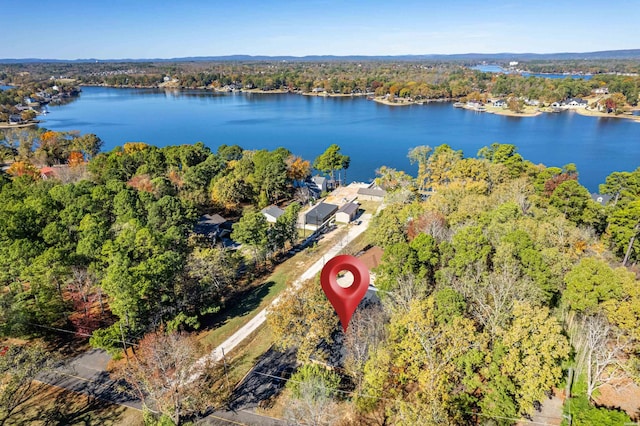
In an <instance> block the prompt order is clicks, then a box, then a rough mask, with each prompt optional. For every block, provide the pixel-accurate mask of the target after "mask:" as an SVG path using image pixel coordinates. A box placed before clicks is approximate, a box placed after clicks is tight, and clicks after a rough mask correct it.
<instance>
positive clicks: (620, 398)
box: [596, 379, 640, 421]
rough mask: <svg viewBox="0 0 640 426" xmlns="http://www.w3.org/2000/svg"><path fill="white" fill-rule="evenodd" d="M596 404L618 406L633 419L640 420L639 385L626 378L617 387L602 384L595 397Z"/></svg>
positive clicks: (610, 406)
mask: <svg viewBox="0 0 640 426" xmlns="http://www.w3.org/2000/svg"><path fill="white" fill-rule="evenodd" d="M596 402H597V403H598V405H602V406H605V407H609V408H620V409H622V410H624V411H626V412H627V414H628V415H629V416H630V417H631V418H632V419H634V420H636V421H638V420H640V386H638V385H637V384H635V383H634V382H633V381H631V380H629V379H626V380H625V381H624V382H622V383H620V385H618V386H617V387H613V386H611V385H608V384H607V385H604V386H602V387H601V388H600V395H599V396H598V398H597V399H596Z"/></svg>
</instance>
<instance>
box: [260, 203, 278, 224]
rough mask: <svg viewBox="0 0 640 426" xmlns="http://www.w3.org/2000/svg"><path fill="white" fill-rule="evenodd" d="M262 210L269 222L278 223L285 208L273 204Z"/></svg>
mask: <svg viewBox="0 0 640 426" xmlns="http://www.w3.org/2000/svg"><path fill="white" fill-rule="evenodd" d="M260 212H262V214H263V215H264V217H265V218H266V219H267V222H269V223H276V222H277V220H278V218H279V217H280V216H282V215H283V214H284V210H282V209H281V208H280V207H278V206H273V205H271V206H269V207H265V208H264V209H262V210H260Z"/></svg>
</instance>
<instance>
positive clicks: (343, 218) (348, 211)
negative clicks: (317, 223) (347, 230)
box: [336, 203, 360, 223]
mask: <svg viewBox="0 0 640 426" xmlns="http://www.w3.org/2000/svg"><path fill="white" fill-rule="evenodd" d="M358 207H360V205H359V204H358V203H347V204H345V205H343V206H342V207H340V208H339V209H338V211H337V212H336V222H340V223H349V222H351V221H352V220H353V219H355V218H356V216H357V214H358Z"/></svg>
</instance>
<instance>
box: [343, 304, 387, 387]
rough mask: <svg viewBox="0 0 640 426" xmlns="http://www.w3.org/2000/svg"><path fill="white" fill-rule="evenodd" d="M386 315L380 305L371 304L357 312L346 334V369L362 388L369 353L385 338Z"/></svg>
mask: <svg viewBox="0 0 640 426" xmlns="http://www.w3.org/2000/svg"><path fill="white" fill-rule="evenodd" d="M385 323H386V315H385V313H384V311H383V310H382V306H380V304H370V305H368V306H366V307H364V308H363V309H360V308H359V309H358V310H356V312H355V314H354V315H353V317H352V318H351V322H350V323H349V329H348V330H347V333H346V334H345V339H344V346H345V349H346V352H347V353H346V359H345V367H346V369H347V370H348V371H349V372H350V373H351V374H352V375H353V377H354V378H355V381H356V383H357V385H358V387H360V385H361V383H362V377H363V370H364V365H365V363H366V362H367V360H368V359H369V353H370V352H371V351H375V350H376V348H377V347H378V345H379V344H380V342H382V341H383V340H384V338H385Z"/></svg>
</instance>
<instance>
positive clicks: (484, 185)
mask: <svg viewBox="0 0 640 426" xmlns="http://www.w3.org/2000/svg"><path fill="white" fill-rule="evenodd" d="M410 158H411V159H412V160H414V161H415V162H417V163H418V165H419V171H418V176H417V177H415V178H413V177H410V176H408V175H406V174H405V173H403V172H401V171H397V170H393V169H389V168H382V169H381V170H379V171H378V174H379V177H378V183H379V185H381V186H382V187H383V188H385V189H386V190H387V191H388V192H389V194H388V196H387V204H388V205H387V206H386V208H385V209H384V210H382V211H381V212H380V213H379V214H378V215H377V216H376V217H374V219H373V223H372V224H371V226H370V228H369V230H368V240H369V243H370V244H373V245H377V246H379V247H381V248H382V249H383V250H384V254H383V256H382V260H381V264H380V265H379V266H378V267H377V268H376V269H375V270H374V271H373V272H375V275H376V277H375V285H376V287H377V288H378V289H379V291H378V292H377V293H376V294H377V295H378V297H379V301H375V300H370V301H368V302H363V303H361V305H360V307H359V308H358V310H357V311H356V314H355V316H354V318H353V320H352V322H351V325H350V326H349V329H348V331H347V332H346V333H345V334H343V333H342V331H341V330H339V329H338V327H337V322H336V319H335V316H334V315H335V314H334V313H333V309H332V308H331V306H330V305H329V303H328V302H327V301H326V299H325V298H324V297H323V295H322V292H321V291H320V290H319V288H320V286H319V285H318V284H317V283H313V282H309V283H308V284H307V285H306V287H305V288H304V290H303V291H302V292H300V293H299V294H298V295H290V296H288V297H287V298H286V299H285V300H284V301H283V302H282V303H281V304H280V305H279V306H278V307H276V308H274V309H273V311H272V313H271V315H270V317H269V323H270V325H271V328H272V329H273V330H274V333H275V334H276V336H277V338H276V341H278V342H280V344H281V346H283V347H295V348H298V361H299V362H300V363H301V364H302V365H303V366H304V367H303V368H300V369H299V370H298V372H297V373H295V374H294V375H293V376H292V379H291V381H290V382H289V383H288V384H287V387H288V388H289V392H290V393H289V394H288V397H289V398H290V400H289V401H288V402H287V403H285V407H287V409H285V411H286V412H287V413H288V415H289V416H291V417H292V418H294V419H297V421H300V420H301V419H309V418H313V419H321V420H320V421H319V422H318V423H317V424H325V423H326V424H331V423H334V422H338V421H339V418H340V416H339V415H337V414H336V413H342V412H344V413H349V414H345V415H344V417H343V420H342V421H344V418H349V417H351V418H357V419H359V420H358V421H359V422H361V423H356V424H398V425H416V424H423V425H436V424H442V425H444V424H477V423H480V424H512V423H514V422H516V421H517V419H519V418H521V416H524V417H525V418H531V417H529V416H533V415H534V414H535V412H536V408H538V407H539V406H540V403H545V401H548V400H549V396H550V395H551V393H552V392H553V389H554V388H556V389H561V390H558V392H564V390H562V389H564V386H566V384H567V377H568V371H569V369H571V370H572V371H575V375H574V376H573V382H572V383H573V386H572V390H573V397H572V398H571V399H569V400H568V401H567V403H566V404H565V410H566V411H565V412H566V413H568V414H572V415H573V424H576V425H577V424H580V425H587V424H589V425H604V424H609V425H617V424H623V423H624V422H625V421H630V419H629V414H632V415H634V416H637V413H635V412H634V413H629V414H625V413H624V412H622V411H618V410H615V409H611V410H610V409H608V408H606V407H600V406H599V405H598V404H607V403H610V404H612V405H613V406H616V405H617V403H618V402H617V401H604V402H603V401H601V400H599V396H600V390H601V389H604V387H607V386H612V385H613V386H624V385H627V386H629V384H630V383H631V382H632V381H635V383H636V386H637V384H639V383H640V356H639V355H640V353H639V351H640V341H639V340H638V339H639V338H640V335H639V334H638V331H639V330H640V281H639V280H638V277H637V273H638V269H637V264H638V261H639V260H640V242H638V239H637V237H638V234H639V233H640V168H639V169H637V170H635V171H633V172H616V173H612V174H611V175H610V176H609V177H607V179H606V182H604V183H603V184H602V185H601V187H600V191H601V192H602V194H607V195H610V196H611V201H610V202H609V203H607V204H606V205H602V204H601V203H598V202H596V201H594V200H592V198H591V197H590V194H589V192H588V191H587V190H586V189H585V188H584V187H583V186H581V185H580V184H579V182H578V171H577V170H576V168H575V167H574V166H573V165H572V164H568V165H566V166H564V167H562V168H559V167H545V166H542V165H535V164H533V163H531V162H529V161H527V160H525V159H523V158H522V157H521V156H520V155H519V154H518V153H517V152H516V149H515V147H514V146H512V145H501V144H494V145H492V146H490V147H486V148H483V149H481V150H480V151H479V152H478V154H477V156H476V157H464V156H463V153H462V152H461V151H456V150H455V149H453V148H451V147H449V146H447V145H442V146H439V147H436V148H435V149H432V148H429V147H418V148H415V149H413V150H412V151H411V153H410ZM425 195H426V199H425ZM301 294H304V295H305V296H304V297H300V295H301ZM332 345H333V346H332ZM339 347H342V348H343V349H342V350H343V351H344V357H342V358H341V357H339V356H338V357H337V358H336V354H339V353H340V349H336V348H339ZM318 360H328V362H329V363H331V364H332V365H334V366H335V367H339V368H338V369H336V370H335V372H333V373H328V372H327V371H326V370H325V369H324V368H318V367H317V362H318ZM314 389H315V393H314ZM336 407H340V408H336ZM634 409H635V408H634ZM323 422H324V423H323ZM345 424H351V423H349V422H346V423H345Z"/></svg>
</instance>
